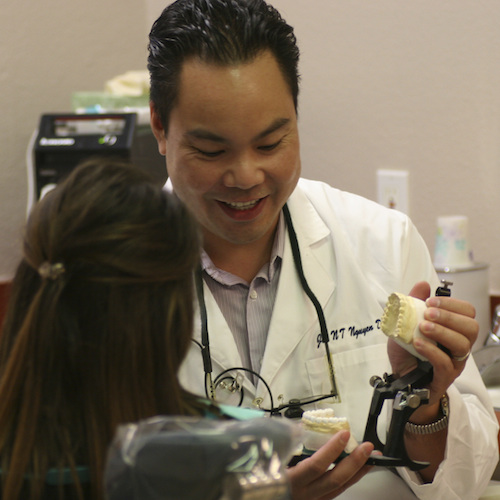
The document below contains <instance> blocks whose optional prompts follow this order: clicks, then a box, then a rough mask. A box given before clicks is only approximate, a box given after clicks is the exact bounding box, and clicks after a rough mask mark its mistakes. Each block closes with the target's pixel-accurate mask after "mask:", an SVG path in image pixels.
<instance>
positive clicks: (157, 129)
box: [149, 102, 167, 156]
mask: <svg viewBox="0 0 500 500" xmlns="http://www.w3.org/2000/svg"><path fill="white" fill-rule="evenodd" d="M149 112H150V123H151V130H152V131H153V134H154V136H155V137H156V141H157V142H158V151H159V152H160V154H161V155H163V156H165V154H166V152H167V139H166V137H165V130H164V128H163V125H162V123H161V120H160V117H159V115H158V113H157V112H156V109H155V107H154V104H153V103H152V102H150V103H149Z"/></svg>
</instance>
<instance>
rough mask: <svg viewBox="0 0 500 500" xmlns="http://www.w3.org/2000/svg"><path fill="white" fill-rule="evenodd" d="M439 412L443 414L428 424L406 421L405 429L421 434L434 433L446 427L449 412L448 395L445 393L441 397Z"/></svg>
mask: <svg viewBox="0 0 500 500" xmlns="http://www.w3.org/2000/svg"><path fill="white" fill-rule="evenodd" d="M441 412H442V414H443V416H442V417H441V418H439V419H438V420H436V421H435V422H431V423H430V424H414V423H412V422H406V425H405V430H406V431H408V432H411V433H412V434H421V435H422V434H434V433H435V432H439V431H442V430H443V429H446V427H447V426H448V415H449V413H450V406H449V401H448V396H447V395H446V394H445V395H444V396H442V397H441Z"/></svg>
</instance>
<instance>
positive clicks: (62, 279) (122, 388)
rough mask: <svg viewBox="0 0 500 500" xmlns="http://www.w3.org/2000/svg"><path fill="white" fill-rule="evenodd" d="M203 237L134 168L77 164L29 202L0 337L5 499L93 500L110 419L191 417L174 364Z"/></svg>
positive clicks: (191, 403)
mask: <svg viewBox="0 0 500 500" xmlns="http://www.w3.org/2000/svg"><path fill="white" fill-rule="evenodd" d="M198 260H199V236H198V231H197V227H196V225H195V223H194V222H193V219H192V218H191V216H190V215H189V214H188V212H187V210H186V209H185V208H183V206H182V205H181V204H180V203H179V202H178V200H177V199H176V198H175V197H174V196H173V195H171V194H168V193H166V192H165V191H162V189H161V188H160V187H157V186H155V185H154V184H153V183H152V182H151V181H150V180H149V178H148V177H147V176H146V175H145V174H143V173H142V172H141V171H140V170H139V169H138V168H135V167H132V166H130V165H126V164H122V163H117V162H115V161H110V160H95V161H90V162H87V163H86V164H84V165H82V166H80V167H78V168H77V169H75V170H74V171H73V173H72V174H70V176H69V177H68V178H67V179H66V180H65V181H64V182H63V183H62V184H60V185H59V186H58V187H57V188H55V189H54V190H53V191H52V192H50V193H49V194H48V195H47V196H46V197H45V198H43V200H41V201H40V202H39V203H38V205H37V206H36V207H35V208H34V210H33V212H32V214H31V215H30V217H29V220H28V223H27V226H26V231H25V236H24V246H23V256H22V259H21V262H20V264H19V267H18V269H17V273H16V276H15V278H14V281H13V286H12V292H11V299H10V302H9V307H8V311H7V316H6V319H5V323H4V326H3V330H2V332H1V337H0V402H1V403H0V466H1V493H2V497H1V498H2V499H3V500H17V499H21V498H22V499H23V500H24V499H26V500H41V499H44V500H45V499H48V498H50V499H51V500H57V499H65V500H66V499H78V500H83V499H87V498H92V499H96V500H99V499H102V498H103V493H102V475H103V468H104V463H105V458H106V451H107V448H108V446H109V443H110V442H111V440H112V438H113V435H114V431H115V429H116V427H117V425H119V424H121V423H125V422H131V421H137V420H140V419H144V418H147V417H150V416H153V415H158V414H180V415H189V414H201V413H203V411H204V409H205V408H206V406H204V404H203V403H200V402H199V400H198V399H197V398H195V397H194V396H191V395H190V394H187V393H186V392H185V391H184V390H183V389H182V388H181V387H180V385H179V383H178V381H177V370H178V368H179V366H180V364H181V362H182V360H183V358H184V356H185V354H186V351H187V349H188V347H189V344H190V341H191V329H192V303H193V288H192V276H193V269H194V268H195V266H196V265H197V263H198Z"/></svg>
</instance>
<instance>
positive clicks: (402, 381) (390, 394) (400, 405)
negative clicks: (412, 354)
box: [363, 280, 453, 470]
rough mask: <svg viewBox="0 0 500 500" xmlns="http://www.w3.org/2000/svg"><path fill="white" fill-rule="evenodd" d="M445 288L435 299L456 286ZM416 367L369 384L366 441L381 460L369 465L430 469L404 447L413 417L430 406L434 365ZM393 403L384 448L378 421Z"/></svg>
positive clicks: (445, 284)
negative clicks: (410, 420)
mask: <svg viewBox="0 0 500 500" xmlns="http://www.w3.org/2000/svg"><path fill="white" fill-rule="evenodd" d="M442 284H443V286H440V287H438V288H437V290H436V295H438V296H447V297H449V296H450V295H451V291H450V289H449V288H448V287H449V285H452V284H453V283H451V282H449V281H445V280H442ZM417 361H418V365H417V367H416V368H415V369H414V370H412V371H411V372H409V373H407V374H406V375H404V376H403V377H401V378H396V377H395V376H394V375H388V374H387V373H386V374H384V376H383V377H378V376H376V375H375V376H373V377H372V378H371V379H370V384H371V385H372V386H373V388H374V390H373V396H372V402H371V405H370V411H369V414H368V420H367V423H366V428H365V434H364V437H363V441H370V442H371V443H373V444H374V446H375V449H376V450H379V451H381V452H382V453H383V455H382V456H372V457H370V458H369V459H368V461H367V463H368V464H369V465H379V466H385V467H408V468H409V469H411V470H420V469H423V468H425V467H427V466H428V465H429V463H428V462H417V461H414V460H411V459H410V457H409V456H408V454H407V452H406V447H405V444H404V431H405V425H406V422H408V420H409V418H410V416H411V415H412V413H413V412H414V411H415V410H416V409H417V408H419V407H420V406H421V405H423V404H427V403H428V402H429V389H425V386H426V385H428V384H429V383H430V382H431V381H432V375H433V371H432V365H431V364H430V363H429V362H428V361H422V360H420V359H418V360H417ZM389 399H393V400H394V403H393V409H392V417H391V423H390V425H389V430H388V432H387V442H386V443H385V444H384V443H382V441H381V440H380V439H379V437H378V434H377V424H378V417H379V415H380V412H381V411H382V407H383V405H384V402H385V401H386V400H389Z"/></svg>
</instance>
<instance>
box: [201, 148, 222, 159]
mask: <svg viewBox="0 0 500 500" xmlns="http://www.w3.org/2000/svg"><path fill="white" fill-rule="evenodd" d="M195 150H196V152H197V153H199V154H200V155H203V156H206V157H207V158H215V157H217V156H220V155H221V154H222V153H224V150H223V149H220V150H218V151H204V150H203V149H200V148H195Z"/></svg>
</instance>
